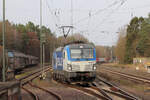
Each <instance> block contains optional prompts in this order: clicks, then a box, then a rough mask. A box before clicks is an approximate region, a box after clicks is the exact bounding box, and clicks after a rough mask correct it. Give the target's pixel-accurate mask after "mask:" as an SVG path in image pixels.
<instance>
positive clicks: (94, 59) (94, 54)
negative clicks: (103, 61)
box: [65, 46, 96, 61]
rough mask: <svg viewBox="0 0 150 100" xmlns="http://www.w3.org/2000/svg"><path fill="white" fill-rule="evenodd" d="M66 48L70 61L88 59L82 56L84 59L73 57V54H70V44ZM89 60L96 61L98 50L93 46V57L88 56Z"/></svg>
mask: <svg viewBox="0 0 150 100" xmlns="http://www.w3.org/2000/svg"><path fill="white" fill-rule="evenodd" d="M65 50H66V51H67V54H68V60H69V61H87V59H84V58H82V59H72V58H71V54H70V47H69V46H66V47H65ZM88 61H96V50H95V48H93V58H88Z"/></svg>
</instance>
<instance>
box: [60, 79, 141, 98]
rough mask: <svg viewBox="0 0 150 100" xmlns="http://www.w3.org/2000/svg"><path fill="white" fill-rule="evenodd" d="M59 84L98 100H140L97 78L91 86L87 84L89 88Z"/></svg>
mask: <svg viewBox="0 0 150 100" xmlns="http://www.w3.org/2000/svg"><path fill="white" fill-rule="evenodd" d="M59 83H60V82H59ZM99 83H101V84H102V83H103V86H102V85H99ZM60 84H62V85H64V86H66V87H70V88H73V89H77V90H79V91H82V92H84V93H87V94H89V95H91V96H94V97H97V98H98V99H100V100H141V99H140V98H138V97H135V96H134V95H132V94H130V93H128V92H126V91H124V90H122V89H120V88H119V87H117V86H114V85H113V84H111V83H109V82H107V81H105V80H104V79H102V78H100V77H99V76H98V77H97V79H96V81H95V82H93V83H92V84H89V86H87V87H85V86H84V87H83V86H80V85H75V84H65V83H60ZM104 85H105V86H104ZM106 87H107V88H106Z"/></svg>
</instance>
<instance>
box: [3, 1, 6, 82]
mask: <svg viewBox="0 0 150 100" xmlns="http://www.w3.org/2000/svg"><path fill="white" fill-rule="evenodd" d="M5 71H6V64H5V0H3V82H5V81H6V73H5Z"/></svg>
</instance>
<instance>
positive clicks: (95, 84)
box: [91, 82, 113, 100]
mask: <svg viewBox="0 0 150 100" xmlns="http://www.w3.org/2000/svg"><path fill="white" fill-rule="evenodd" d="M92 84H93V85H94V86H93V85H91V88H93V89H95V90H97V91H99V92H100V93H101V94H103V95H104V96H105V97H106V98H107V99H108V100H113V98H112V97H111V96H109V95H108V94H107V93H106V92H105V91H104V90H103V89H102V88H101V87H99V86H98V84H97V83H96V82H93V83H92Z"/></svg>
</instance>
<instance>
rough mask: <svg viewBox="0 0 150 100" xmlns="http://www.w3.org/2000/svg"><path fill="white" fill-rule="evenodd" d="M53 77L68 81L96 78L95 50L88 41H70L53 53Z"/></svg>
mask: <svg viewBox="0 0 150 100" xmlns="http://www.w3.org/2000/svg"><path fill="white" fill-rule="evenodd" d="M52 65H53V79H54V80H60V81H65V82H69V83H78V82H80V83H81V82H85V83H89V82H93V81H94V80H95V78H96V50H95V46H94V45H92V44H88V43H71V44H68V45H65V46H64V47H59V48H57V49H56V50H55V52H54V53H53V60H52Z"/></svg>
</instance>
